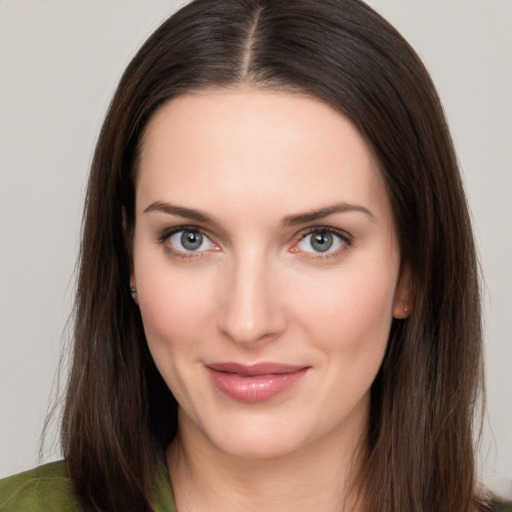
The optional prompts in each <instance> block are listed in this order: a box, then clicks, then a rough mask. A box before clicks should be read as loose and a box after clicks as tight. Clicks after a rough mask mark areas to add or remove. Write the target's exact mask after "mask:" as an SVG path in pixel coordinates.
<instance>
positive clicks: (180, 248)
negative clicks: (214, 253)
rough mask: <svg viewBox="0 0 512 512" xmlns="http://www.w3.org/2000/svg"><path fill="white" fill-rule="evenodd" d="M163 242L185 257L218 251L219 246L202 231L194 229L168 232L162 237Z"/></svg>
mask: <svg viewBox="0 0 512 512" xmlns="http://www.w3.org/2000/svg"><path fill="white" fill-rule="evenodd" d="M162 241H163V242H165V243H166V244H167V245H168V246H169V249H170V250H171V251H172V252H174V253H177V254H180V255H183V256H186V255H187V254H192V253H202V252H205V251H210V250H216V249H217V246H216V245H215V244H214V243H213V242H212V241H211V240H210V239H209V238H208V237H207V236H206V235H205V234H204V233H203V232H202V231H201V230H200V229H197V228H192V227H191V228H187V227H182V228H177V229H174V230H173V231H172V232H170V233H169V232H167V233H165V234H164V235H163V236H162Z"/></svg>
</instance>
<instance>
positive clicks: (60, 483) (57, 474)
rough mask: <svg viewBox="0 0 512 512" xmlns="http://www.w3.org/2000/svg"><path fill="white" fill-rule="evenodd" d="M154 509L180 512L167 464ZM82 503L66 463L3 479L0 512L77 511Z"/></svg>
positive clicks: (161, 471) (162, 472)
mask: <svg viewBox="0 0 512 512" xmlns="http://www.w3.org/2000/svg"><path fill="white" fill-rule="evenodd" d="M151 506H152V508H153V511H154V512H176V508H175V507H174V500H173V496H172V491H171V484H170V482H169V476H168V474H167V470H166V468H165V466H163V465H161V466H160V468H159V471H158V476H157V482H156V488H155V493H154V496H153V498H152V500H151ZM79 510H81V506H80V504H79V502H78V500H77V498H76V496H75V495H74V493H73V489H72V487H71V482H70V481H69V478H68V475H67V471H66V466H65V464H64V462H62V461H61V462H52V463H50V464H45V465H44V466H40V467H38V468H36V469H32V470H30V471H25V472H24V473H20V474H18V475H14V476H11V477H9V478H5V479H4V480H0V512H73V511H79Z"/></svg>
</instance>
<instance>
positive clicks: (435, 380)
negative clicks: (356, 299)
mask: <svg viewBox="0 0 512 512" xmlns="http://www.w3.org/2000/svg"><path fill="white" fill-rule="evenodd" d="M243 82H248V83H251V84H254V85H255V86H258V87H263V88H276V89H280V90H285V91H301V92H303V93H306V94H309V95H311V96H314V97H316V98H319V99H321V100H322V101H324V102H326V103H327V104H329V105H331V106H332V107H334V108H336V109H337V110H339V111H340V112H342V113H343V114H345V115H346V116H348V118H350V119H351V120H352V122H353V123H354V125H355V126H356V127H357V128H358V129H359V130H360V132H361V134H362V135H363V136H364V137H365V139H366V141H367V143H368V146H369V147H370V148H371V150H372V151H373V152H374V154H375V157H376V159H377V161H378V162H379V164H380V169H381V172H382V174H383V176H384V178H385V181H386V183H387V187H388V192H389V196H390V200H391V204H392V208H393V212H394V217H395V221H396V226H397V232H398V234H399V242H400V247H401V253H402V258H403V260H404V261H406V262H407V263H408V264H409V265H410V268H411V270H412V278H413V291H414V311H413V313H412V315H411V316H410V318H408V319H407V320H405V321H403V320H394V323H393V325H392V328H391V332H390V337H389V344H388V349H387V353H386V355H385V359H384V362H383V364H382V367H381V369H380V372H379V374H378V376H377V378H376V380H375V382H374V384H373V387H372V393H371V400H372V401H371V413H370V420H369V425H368V434H367V446H366V447H365V450H364V451H363V453H362V454H361V471H360V472H359V473H358V477H357V479H356V483H357V485H358V487H359V488H360V489H361V490H362V491H361V496H362V498H361V499H362V501H363V505H364V509H365V510H371V511H372V512H377V511H394V512H400V511H403V512H410V511H412V510H414V511H418V512H442V511H446V512H448V511H449V512H468V511H469V510H475V509H476V504H477V501H478V500H477V490H476V482H475V480H476V479H475V470H474V467H475V462H474V448H473V444H474V439H473V437H474V436H473V425H474V411H475V406H476V404H477V403H478V402H477V400H478V396H479V390H480V387H481V385H482V346H481V326H480V297H479V289H478V272H477V261H476V257H475V248H474V242H473V237H472V231H471V225H470V219H469V215H468V209H467V205H466V200H465V195H464V191H463V186H462V183H461V179H460V175H459V172H458V167H457V161H456V157H455V154H454V149H453V146H452V142H451V139H450V135H449V132H448V129H447V126H446V122H445V119H444V115H443V111H442V108H441V105H440V102H439V99H438V96H437V94H436V92H435V89H434V86H433V84H432V82H431V80H430V78H429V75H428V73H427V71H426V70H425V68H424V66H423V65H422V63H421V62H420V60H419V58H418V57H417V55H416V54H415V52H414V51H413V50H412V49H411V48H410V46H409V45H408V44H407V43H406V42H405V40H404V39H403V38H402V37H401V36H400V35H399V34H398V32H397V31H396V30H395V29H394V28H393V27H392V26H390V25H389V24H388V23H387V22H386V21H385V20H383V19H382V18H381V17H380V16H379V15H378V14H376V13H375V12H374V11H373V10H372V9H370V8H369V7H368V6H367V5H366V4H364V3H363V2H362V1H360V0H195V1H193V2H191V3H190V4H188V5H187V6H185V7H184V8H182V9H181V10H180V11H178V12H177V13H176V14H174V15H173V16H172V17H171V18H170V19H168V20H167V21H166V22H164V23H163V25H162V26H161V27H160V28H159V29H157V30H156V32H155V33H154V34H153V35H152V36H151V37H150V38H149V39H148V41H147V42H146V43H145V44H144V45H143V47H142V48H141V49H140V51H139V52H138V53H137V55H136V56H135V57H134V59H133V60H132V62H131V63H130V64H129V66H128V68H127V69H126V71H125V73H124V75H123V77H122V79H121V81H120V83H119V86H118V89H117V91H116V93H115V96H114V98H113V100H112V103H111V105H110V108H109V111H108V114H107V117H106V119H105V122H104V125H103V128H102V131H101V134H100V137H99V140H98V143H97V147H96V152H95V155H94V160H93V164H92V169H91V175H90V181H89V186H88V191H87V201H86V206H85V214H84V224H83V238H82V245H81V255H80V262H79V263H80V271H79V279H78V285H77V296H76V297H77V298H76V309H75V315H76V316H75V329H74V343H75V345H74V356H73V366H72V370H71V375H70V380H69V387H68V393H67V399H66V406H65V411H64V418H63V424H62V443H63V449H64V454H65V458H66V461H67V465H68V469H69V474H70V477H71V479H72V481H73V482H74V485H75V489H76V492H77V494H78V495H79V497H80V499H81V500H82V503H83V504H84V507H85V508H86V509H90V510H105V511H107V510H108V511H121V510H122V511H124V512H126V511H130V510H134V511H135V510H137V511H142V510H149V503H148V500H149V497H150V495H151V492H152V486H153V482H154V478H155V471H156V468H157V466H158V464H159V462H161V461H162V455H163V451H164V449H165V447H166V446H167V445H168V444H169V443H170V442H171V441H172V439H173V437H174V436H175V433H176V428H177V423H176V409H177V404H176V401H175V400H174V397H173V396H172V394H171V392H170V391H169V389H168V388H167V386H166V385H165V383H164V382H163V380H162V378H161V377H160V375H159V374H158V371H157V369H156V367H155V365H154V363H153V361H152V359H151V357H150V355H149V352H148V349H147V344H146V340H145V337H144V332H143V327H142V322H141V317H140V313H139V310H138V308H137V307H136V306H135V305H134V303H133V301H132V299H131V296H130V290H129V272H130V257H129V247H130V236H131V232H132V230H133V225H134V187H135V184H134V175H135V168H136V161H137V149H138V146H139V141H140V138H141V135H142V133H143V131H144V128H145V126H146V125H147V123H148V120H149V119H150V118H151V116H152V114H153V113H154V112H155V111H156V110H157V109H158V108H159V107H160V106H161V105H162V104H163V103H164V102H167V101H169V100H170V99H172V98H174V97H177V96H179V95H181V94H185V93H187V92H190V91H192V90H195V89H198V88H201V87H203V86H218V87H230V86H236V85H237V84H240V83H243ZM123 217H124V218H123ZM123 226H124V228H123Z"/></svg>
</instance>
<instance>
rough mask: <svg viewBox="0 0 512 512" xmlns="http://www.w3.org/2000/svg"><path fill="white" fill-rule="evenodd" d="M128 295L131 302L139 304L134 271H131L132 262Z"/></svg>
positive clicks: (131, 265)
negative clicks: (130, 297)
mask: <svg viewBox="0 0 512 512" xmlns="http://www.w3.org/2000/svg"><path fill="white" fill-rule="evenodd" d="M130 294H131V296H132V299H133V302H135V304H137V305H138V304H139V297H138V295H137V285H136V283H135V271H134V269H133V261H131V262H130Z"/></svg>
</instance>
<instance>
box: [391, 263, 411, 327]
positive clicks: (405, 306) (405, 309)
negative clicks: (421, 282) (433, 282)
mask: <svg viewBox="0 0 512 512" xmlns="http://www.w3.org/2000/svg"><path fill="white" fill-rule="evenodd" d="M413 306H414V300H413V296H412V274H411V267H410V266H409V264H408V263H402V264H401V266H400V274H399V276H398V281H397V284H396V289H395V297H394V300H393V316H394V317H395V318H398V319H402V320H403V319H404V318H407V317H408V316H409V315H410V314H411V311H412V308H413Z"/></svg>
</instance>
